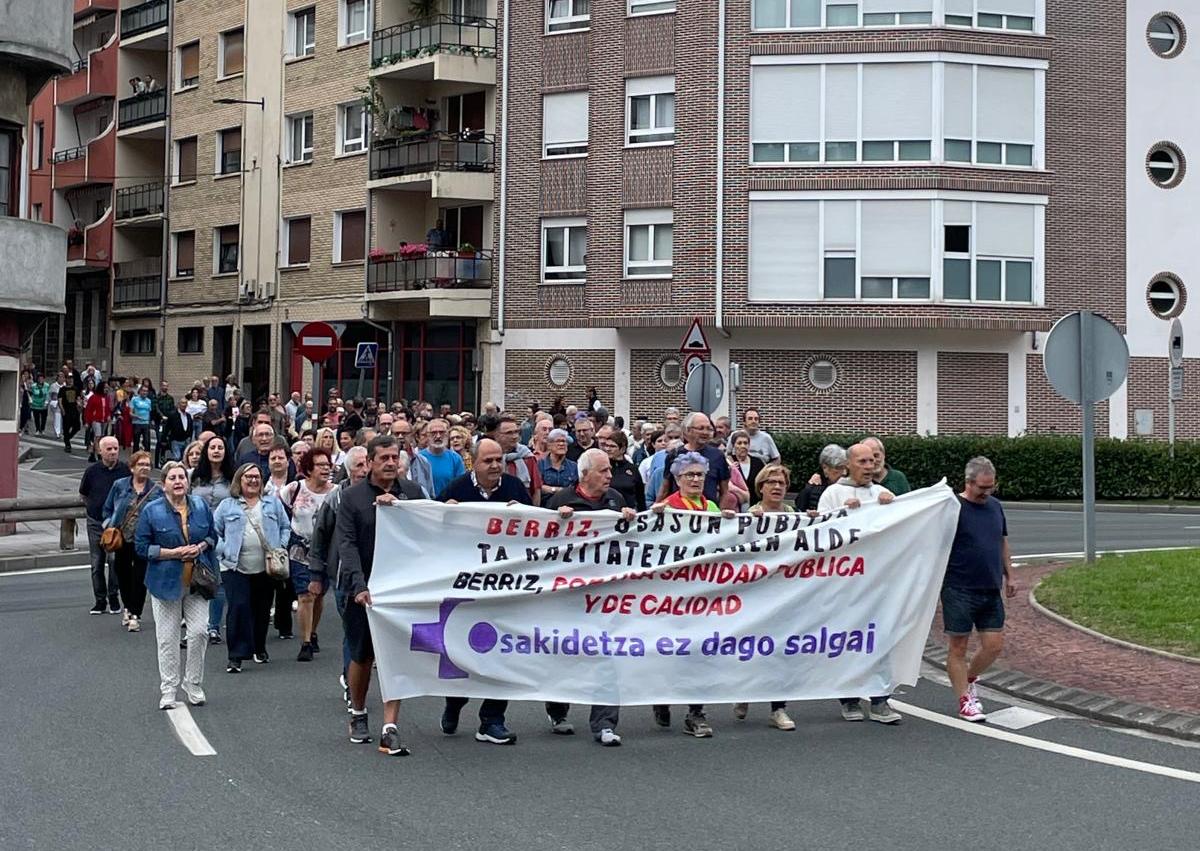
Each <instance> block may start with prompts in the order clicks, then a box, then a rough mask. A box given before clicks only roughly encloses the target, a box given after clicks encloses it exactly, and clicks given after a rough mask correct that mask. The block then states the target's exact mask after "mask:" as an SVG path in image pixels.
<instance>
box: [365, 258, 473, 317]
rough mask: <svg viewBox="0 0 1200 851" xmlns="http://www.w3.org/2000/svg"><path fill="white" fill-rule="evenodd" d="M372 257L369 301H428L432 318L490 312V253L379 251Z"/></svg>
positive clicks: (368, 284) (368, 272) (368, 271)
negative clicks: (411, 253)
mask: <svg viewBox="0 0 1200 851" xmlns="http://www.w3.org/2000/svg"><path fill="white" fill-rule="evenodd" d="M372 255H373V256H372V259H371V262H370V263H369V264H368V265H367V300H368V301H397V300H411V299H423V300H428V304H429V315H430V316H475V317H485V316H489V315H490V313H491V303H492V295H491V288H492V279H493V278H492V274H493V273H492V267H493V262H492V261H493V256H492V252H491V251H476V252H474V253H473V254H471V255H468V254H466V253H465V252H459V251H433V252H428V253H425V254H422V255H420V256H411V257H403V256H400V257H397V256H395V255H387V254H382V253H381V252H379V250H378V249H376V250H375V251H373V252H372ZM377 312H378V311H377Z"/></svg>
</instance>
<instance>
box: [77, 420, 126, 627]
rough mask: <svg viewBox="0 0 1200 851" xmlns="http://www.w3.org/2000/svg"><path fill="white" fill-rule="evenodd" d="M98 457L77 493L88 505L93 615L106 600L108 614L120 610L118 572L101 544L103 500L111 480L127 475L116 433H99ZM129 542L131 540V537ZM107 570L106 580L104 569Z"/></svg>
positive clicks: (80, 483)
mask: <svg viewBox="0 0 1200 851" xmlns="http://www.w3.org/2000/svg"><path fill="white" fill-rule="evenodd" d="M96 451H97V452H98V453H99V455H100V460H99V461H97V462H96V463H94V464H92V465H91V466H90V467H88V468H87V469H86V470H84V471H83V478H81V479H80V480H79V495H80V496H82V497H83V501H84V504H85V505H86V506H87V533H88V552H89V555H90V556H91V563H92V595H93V596H94V597H95V598H96V603H95V605H93V606H92V614H93V615H102V614H104V611H105V609H104V607H105V601H106V600H107V601H108V611H109V612H110V613H111V614H114V615H119V614H120V613H121V602H120V595H119V594H118V592H117V573H116V569H115V567H114V566H113V564H112V562H110V561H109V558H108V553H106V552H105V551H104V550H103V549H102V548H101V546H100V536H101V535H103V534H104V503H105V501H106V500H107V499H108V492H109V491H110V490H112V486H113V482H115V481H116V480H117V479H124V478H127V477H128V476H129V475H131V474H130V472H129V467H128V466H127V465H126V464H125V462H124V461H122V460H121V444H119V443H118V442H117V439H116V438H115V437H102V438H100V441H99V444H98V445H97V447H96ZM129 543H132V541H130V542H129ZM106 570H107V572H108V577H107V581H106V579H105V571H106Z"/></svg>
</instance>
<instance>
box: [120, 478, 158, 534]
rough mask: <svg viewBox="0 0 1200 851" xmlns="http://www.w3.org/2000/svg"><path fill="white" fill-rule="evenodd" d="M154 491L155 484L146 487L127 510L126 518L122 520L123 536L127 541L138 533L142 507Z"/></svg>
mask: <svg viewBox="0 0 1200 851" xmlns="http://www.w3.org/2000/svg"><path fill="white" fill-rule="evenodd" d="M153 493H154V485H153V484H151V485H150V487H148V488H147V489H146V492H145V493H144V494H142V495H141V496H140V497H139V498H138V499H137V500H136V501H135V502H134V503H133V505H131V506H130V507H129V510H128V511H126V512H125V519H124V520H122V521H121V537H122V538H123V539H124V540H126V541H131V540H133V536H134V535H135V534H136V533H137V524H138V517H139V515H141V513H142V507H143V506H144V505H145V504H146V501H147V500H149V499H150V495H151V494H153Z"/></svg>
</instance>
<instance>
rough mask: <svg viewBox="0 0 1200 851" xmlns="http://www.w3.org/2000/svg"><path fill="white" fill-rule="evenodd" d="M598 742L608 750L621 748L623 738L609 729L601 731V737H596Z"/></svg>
mask: <svg viewBox="0 0 1200 851" xmlns="http://www.w3.org/2000/svg"><path fill="white" fill-rule="evenodd" d="M596 741H597V742H599V743H600V744H602V745H604V747H606V748H619V747H620V746H621V737H620V736H618V735H617V734H616V733H615V732H614V731H613V730H611V729H609V728H608V727H605V728H604V729H603V730H601V731H600V733H599V735H597V736H596Z"/></svg>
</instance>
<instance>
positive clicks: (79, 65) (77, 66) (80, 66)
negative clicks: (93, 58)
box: [71, 56, 88, 74]
mask: <svg viewBox="0 0 1200 851" xmlns="http://www.w3.org/2000/svg"><path fill="white" fill-rule="evenodd" d="M87 66H88V61H87V57H86V56H85V57H84V58H83V59H77V60H75V61H74V62H72V63H71V73H72V74H78V73H79V72H80V71H86V70H87Z"/></svg>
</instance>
